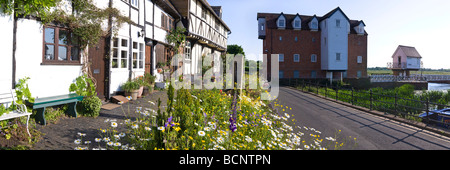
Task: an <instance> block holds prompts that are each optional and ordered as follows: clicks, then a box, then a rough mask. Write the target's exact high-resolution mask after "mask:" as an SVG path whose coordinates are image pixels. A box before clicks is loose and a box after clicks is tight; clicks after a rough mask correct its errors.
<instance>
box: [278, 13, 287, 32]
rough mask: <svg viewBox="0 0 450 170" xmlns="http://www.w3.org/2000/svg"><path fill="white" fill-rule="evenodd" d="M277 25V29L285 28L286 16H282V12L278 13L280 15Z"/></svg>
mask: <svg viewBox="0 0 450 170" xmlns="http://www.w3.org/2000/svg"><path fill="white" fill-rule="evenodd" d="M277 27H278V29H285V28H286V16H284V14H283V12H282V13H281V14H280V16H278V19H277Z"/></svg>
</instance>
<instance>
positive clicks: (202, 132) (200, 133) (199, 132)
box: [198, 131, 206, 136]
mask: <svg viewBox="0 0 450 170" xmlns="http://www.w3.org/2000/svg"><path fill="white" fill-rule="evenodd" d="M205 134H206V133H205V132H204V131H198V135H200V136H205Z"/></svg>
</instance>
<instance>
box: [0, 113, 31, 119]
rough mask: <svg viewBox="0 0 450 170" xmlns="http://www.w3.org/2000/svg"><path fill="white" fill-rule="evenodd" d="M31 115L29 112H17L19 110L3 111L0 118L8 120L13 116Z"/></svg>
mask: <svg viewBox="0 0 450 170" xmlns="http://www.w3.org/2000/svg"><path fill="white" fill-rule="evenodd" d="M28 115H31V113H19V112H9V113H3V115H2V116H0V120H8V119H13V118H18V117H21V116H28Z"/></svg>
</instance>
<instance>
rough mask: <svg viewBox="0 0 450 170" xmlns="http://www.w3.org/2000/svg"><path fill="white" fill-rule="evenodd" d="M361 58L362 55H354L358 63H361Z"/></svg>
mask: <svg viewBox="0 0 450 170" xmlns="http://www.w3.org/2000/svg"><path fill="white" fill-rule="evenodd" d="M362 60H363V58H362V56H357V57H356V62H357V63H358V64H361V63H362Z"/></svg>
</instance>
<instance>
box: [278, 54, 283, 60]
mask: <svg viewBox="0 0 450 170" xmlns="http://www.w3.org/2000/svg"><path fill="white" fill-rule="evenodd" d="M278 61H279V62H284V54H278Z"/></svg>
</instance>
